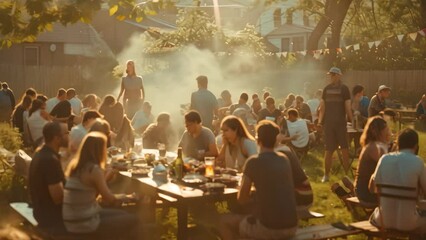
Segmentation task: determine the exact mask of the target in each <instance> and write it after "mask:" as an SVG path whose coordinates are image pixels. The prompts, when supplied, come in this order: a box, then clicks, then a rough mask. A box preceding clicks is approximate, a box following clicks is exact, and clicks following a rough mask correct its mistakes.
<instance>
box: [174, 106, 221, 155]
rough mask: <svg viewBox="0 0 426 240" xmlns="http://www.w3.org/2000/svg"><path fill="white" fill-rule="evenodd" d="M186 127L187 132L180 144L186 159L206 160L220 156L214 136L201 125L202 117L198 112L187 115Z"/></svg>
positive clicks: (190, 112)
mask: <svg viewBox="0 0 426 240" xmlns="http://www.w3.org/2000/svg"><path fill="white" fill-rule="evenodd" d="M185 127H186V131H185V132H184V133H183V135H182V138H181V140H180V143H179V146H180V147H182V150H183V155H184V156H185V157H191V158H195V159H198V160H204V157H205V156H209V157H217V155H219V153H218V151H217V146H216V141H215V137H214V134H213V132H212V131H211V130H210V129H208V128H206V127H204V126H203V125H202V124H201V116H200V114H199V113H198V112H197V111H195V110H192V111H189V112H188V113H186V114H185Z"/></svg>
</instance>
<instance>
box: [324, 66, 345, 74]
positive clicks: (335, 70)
mask: <svg viewBox="0 0 426 240" xmlns="http://www.w3.org/2000/svg"><path fill="white" fill-rule="evenodd" d="M330 73H335V74H339V75H342V71H341V70H340V68H337V67H332V68H330V70H329V71H328V73H327V74H330Z"/></svg>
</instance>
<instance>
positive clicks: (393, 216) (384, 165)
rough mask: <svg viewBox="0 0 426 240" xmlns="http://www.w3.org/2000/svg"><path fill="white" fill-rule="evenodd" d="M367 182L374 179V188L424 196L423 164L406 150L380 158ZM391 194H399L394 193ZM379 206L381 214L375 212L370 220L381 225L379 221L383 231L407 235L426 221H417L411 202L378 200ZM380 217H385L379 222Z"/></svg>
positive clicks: (425, 184) (417, 217) (422, 218)
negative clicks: (413, 191)
mask: <svg viewBox="0 0 426 240" xmlns="http://www.w3.org/2000/svg"><path fill="white" fill-rule="evenodd" d="M371 178H372V179H374V182H375V184H389V185H394V186H402V187H414V188H420V190H422V191H423V192H426V171H425V166H424V162H423V160H422V159H421V158H420V157H418V156H416V155H414V154H413V153H411V152H410V151H408V150H402V151H399V152H392V153H388V154H385V155H383V156H382V157H381V158H380V160H379V162H378V164H377V167H376V171H375V172H374V173H373V175H372V176H371ZM394 191H398V190H394ZM399 192H400V191H399ZM395 194H401V193H397V192H395ZM380 206H381V211H379V210H378V208H376V210H375V211H374V213H373V214H372V216H371V220H372V221H374V223H375V224H377V225H381V223H382V220H383V224H384V227H385V228H386V229H396V230H401V231H411V230H414V229H416V228H417V227H419V226H421V225H422V224H426V218H425V217H421V216H420V215H419V213H418V212H417V209H416V207H417V204H416V202H415V201H412V200H401V199H396V198H390V197H381V198H380ZM380 214H383V215H385V216H386V217H383V219H380Z"/></svg>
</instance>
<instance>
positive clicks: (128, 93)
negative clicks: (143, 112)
mask: <svg viewBox="0 0 426 240" xmlns="http://www.w3.org/2000/svg"><path fill="white" fill-rule="evenodd" d="M123 93H124V97H123V105H124V107H125V109H126V114H127V117H128V118H129V119H132V118H133V115H134V114H135V113H136V111H138V110H139V108H140V106H141V104H142V103H143V101H144V99H145V89H144V87H143V81H142V77H141V76H138V75H136V70H135V62H134V61H132V60H129V61H127V63H126V76H125V77H123V78H122V80H121V89H120V93H119V94H118V97H117V101H120V98H121V95H123Z"/></svg>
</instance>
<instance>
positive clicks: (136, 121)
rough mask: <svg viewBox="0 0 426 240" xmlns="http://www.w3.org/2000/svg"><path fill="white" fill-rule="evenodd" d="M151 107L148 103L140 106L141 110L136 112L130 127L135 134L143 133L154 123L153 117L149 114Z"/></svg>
mask: <svg viewBox="0 0 426 240" xmlns="http://www.w3.org/2000/svg"><path fill="white" fill-rule="evenodd" d="M151 109H152V106H151V104H150V103H149V102H144V103H143V104H142V109H141V110H139V111H137V112H136V113H135V115H134V116H133V119H132V127H133V129H135V132H136V133H143V132H144V131H145V129H146V128H147V127H148V126H149V124H151V123H153V122H154V115H152V113H151Z"/></svg>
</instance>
